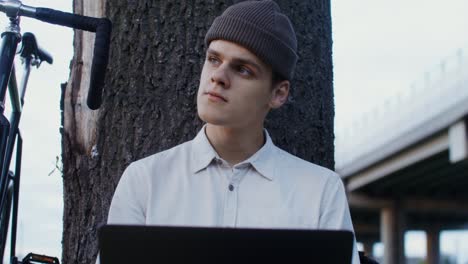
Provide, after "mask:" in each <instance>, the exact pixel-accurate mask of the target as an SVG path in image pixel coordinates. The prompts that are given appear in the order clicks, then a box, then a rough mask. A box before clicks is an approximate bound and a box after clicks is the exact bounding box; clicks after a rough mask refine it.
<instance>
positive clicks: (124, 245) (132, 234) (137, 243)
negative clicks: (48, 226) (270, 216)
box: [99, 225, 354, 264]
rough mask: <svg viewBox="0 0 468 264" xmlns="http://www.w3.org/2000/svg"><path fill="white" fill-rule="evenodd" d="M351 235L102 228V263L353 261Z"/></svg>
mask: <svg viewBox="0 0 468 264" xmlns="http://www.w3.org/2000/svg"><path fill="white" fill-rule="evenodd" d="M353 238H354V237H353V233H352V232H350V231H342V230H340V231H337V230H333V231H332V230H290V229H250V228H212V227H174V226H171V227H169V226H119V225H104V226H102V227H101V228H100V229H99V250H100V258H101V264H120V263H160V264H168V263H171V264H173V263H175V264H177V263H208V264H210V263H217V264H218V263H236V264H239V263H327V264H335V263H336V264H347V263H351V256H352V249H353V241H354V239H353Z"/></svg>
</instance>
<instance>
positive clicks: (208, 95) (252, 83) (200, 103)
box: [197, 40, 289, 128]
mask: <svg viewBox="0 0 468 264" xmlns="http://www.w3.org/2000/svg"><path fill="white" fill-rule="evenodd" d="M285 82H286V83H287V87H286V88H287V89H286V91H284V90H285V89H284V88H285V87H284V83H285ZM281 89H282V91H279V92H280V94H279V95H280V96H278V90H281ZM288 91H289V82H288V81H283V82H282V84H281V83H280V84H277V85H275V87H272V69H271V67H270V66H268V65H266V64H265V63H263V62H262V61H261V60H260V59H259V58H257V56H255V55H254V54H253V53H252V52H250V51H249V50H247V49H246V48H244V47H242V46H240V45H238V44H235V43H233V42H229V41H225V40H214V41H212V42H211V43H210V46H209V48H208V50H207V53H206V59H205V64H204V65H203V71H202V74H201V78H200V87H199V89H198V96H197V107H198V115H199V116H200V118H201V119H202V120H203V121H205V122H206V123H209V124H213V125H219V126H226V127H232V128H245V127H249V126H258V125H263V121H264V119H265V117H266V115H267V113H268V111H269V110H270V109H271V108H276V107H279V106H280V105H281V104H283V103H284V102H285V101H286V98H287V94H288Z"/></svg>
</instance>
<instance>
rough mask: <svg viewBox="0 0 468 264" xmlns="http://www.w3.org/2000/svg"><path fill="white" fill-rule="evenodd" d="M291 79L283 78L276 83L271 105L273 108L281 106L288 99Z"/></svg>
mask: <svg viewBox="0 0 468 264" xmlns="http://www.w3.org/2000/svg"><path fill="white" fill-rule="evenodd" d="M289 85H290V84H289V81H288V80H283V81H281V82H278V83H277V84H275V87H273V91H272V94H271V100H270V107H271V108H272V109H276V108H279V107H280V106H282V105H283V104H285V103H286V101H287V100H288V95H289Z"/></svg>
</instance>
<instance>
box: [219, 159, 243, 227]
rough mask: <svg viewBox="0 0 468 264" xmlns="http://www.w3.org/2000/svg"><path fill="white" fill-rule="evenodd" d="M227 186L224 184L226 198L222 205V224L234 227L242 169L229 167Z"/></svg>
mask: <svg viewBox="0 0 468 264" xmlns="http://www.w3.org/2000/svg"><path fill="white" fill-rule="evenodd" d="M230 170H231V172H230V174H231V175H230V177H229V183H228V186H226V200H225V205H224V218H223V219H224V226H225V227H235V226H236V223H237V211H238V207H239V206H238V201H239V199H238V196H239V184H240V181H241V178H242V169H240V168H232V169H230Z"/></svg>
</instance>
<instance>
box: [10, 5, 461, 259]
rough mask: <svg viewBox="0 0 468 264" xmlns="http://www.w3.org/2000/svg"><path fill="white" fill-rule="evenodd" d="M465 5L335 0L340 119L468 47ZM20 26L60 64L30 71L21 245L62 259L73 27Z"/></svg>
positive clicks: (447, 236)
mask: <svg viewBox="0 0 468 264" xmlns="http://www.w3.org/2000/svg"><path fill="white" fill-rule="evenodd" d="M24 3H26V4H28V5H32V6H44V7H50V8H54V9H58V10H63V11H71V1H66V0H41V1H40V0H29V1H24ZM466 10H468V1H466V0H446V1H440V0H392V1H390V0H332V19H333V41H334V44H333V59H334V87H335V105H336V122H337V123H341V122H350V121H351V120H353V119H354V118H358V117H359V116H360V115H361V114H362V113H364V112H367V111H369V110H370V109H373V108H374V107H376V106H378V105H382V104H383V102H384V101H385V100H386V99H388V98H391V97H392V96H395V94H397V93H398V92H400V91H404V90H405V89H408V88H409V87H410V85H411V83H412V82H414V81H415V80H418V79H421V78H422V77H423V76H424V73H425V72H426V71H427V70H428V69H433V68H434V65H437V64H438V63H440V61H441V60H443V59H444V58H446V57H448V56H451V55H453V54H454V53H455V52H456V51H457V49H459V48H466V47H467V46H468V39H467V34H466V29H467V28H468V19H467V18H466ZM2 23H5V18H3V19H2ZM22 30H23V32H27V31H33V32H34V33H36V36H37V38H38V40H39V44H40V45H41V46H43V47H44V48H45V49H47V50H48V51H49V52H50V53H51V54H52V55H53V56H54V64H53V65H51V66H50V65H46V64H44V65H42V66H41V68H40V69H39V70H37V71H35V72H33V73H32V74H31V79H30V83H29V87H28V91H27V94H26V105H25V109H24V114H23V118H22V121H21V128H22V133H23V137H24V152H23V154H24V157H23V175H22V180H23V182H22V186H21V190H22V192H21V197H20V198H21V200H20V207H21V209H20V215H19V217H20V220H19V228H20V230H19V234H18V235H19V237H18V239H19V240H18V247H17V248H18V252H24V253H27V252H31V251H33V252H37V253H42V254H50V255H55V256H59V257H60V256H61V231H62V206H63V202H62V182H61V175H60V173H59V172H57V171H55V172H54V173H52V175H50V176H48V174H49V173H50V172H51V171H52V170H53V169H54V166H55V162H56V157H57V156H60V152H61V150H60V134H59V125H60V113H59V98H60V84H61V83H63V82H66V81H67V80H68V74H69V63H70V60H71V57H72V30H70V29H66V28H62V27H58V26H53V25H49V24H44V23H40V22H34V23H33V21H31V19H28V18H24V19H23V20H22ZM467 53H468V51H467ZM409 237H410V238H409V243H407V253H409V254H413V255H422V254H424V253H425V244H424V235H423V234H422V233H410V235H409ZM454 237H455V236H454V235H452V234H451V233H444V234H443V236H442V240H441V241H442V249H443V250H444V251H445V252H451V253H454V252H455V251H456V250H457V249H458V251H459V252H462V251H463V250H461V249H463V248H460V247H462V245H461V243H460V242H457V240H456V239H455V238H454ZM454 241H455V242H454ZM465 244H468V243H465ZM377 250H378V251H379V250H380V249H379V248H377ZM465 252H468V249H467V250H465ZM460 254H462V253H460ZM463 257H464V258H468V256H467V255H466V254H465V256H463Z"/></svg>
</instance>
